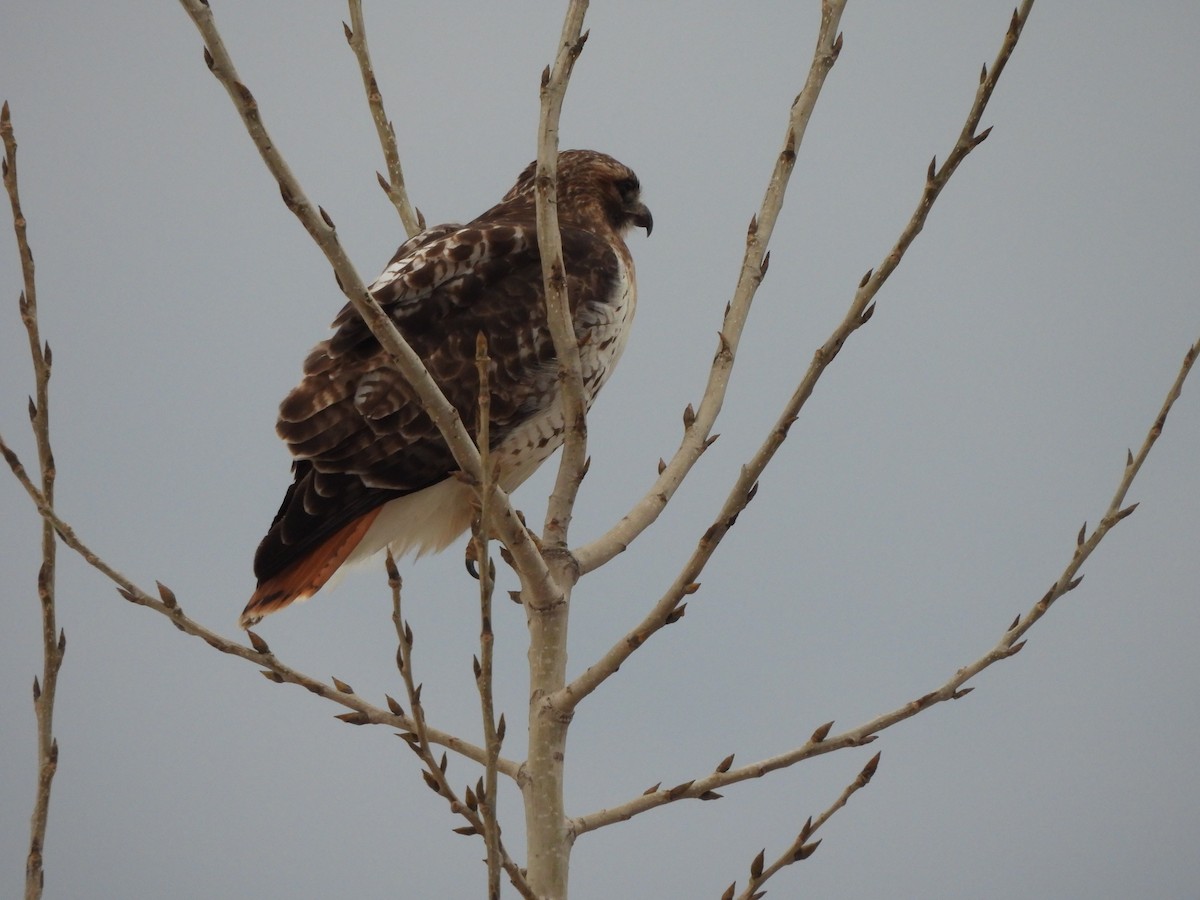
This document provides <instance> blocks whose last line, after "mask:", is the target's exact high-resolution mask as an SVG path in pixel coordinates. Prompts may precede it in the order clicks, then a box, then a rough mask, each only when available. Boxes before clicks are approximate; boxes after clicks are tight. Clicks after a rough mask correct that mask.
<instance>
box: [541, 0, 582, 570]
mask: <svg viewBox="0 0 1200 900" xmlns="http://www.w3.org/2000/svg"><path fill="white" fill-rule="evenodd" d="M587 8H588V4H587V0H571V3H570V5H569V6H568V8H567V14H566V18H565V20H564V21H563V27H562V36H561V37H560V38H559V41H558V54H557V55H556V57H555V59H554V67H553V68H551V67H550V66H547V67H546V69H545V71H543V72H542V87H541V115H540V117H539V120H538V144H537V147H538V151H537V175H536V178H535V180H534V186H535V190H536V193H535V196H536V199H537V233H538V252H539V255H540V256H541V261H542V283H543V284H544V286H545V290H546V318H547V324H548V325H549V327H550V334H551V336H552V337H553V339H554V352H555V355H556V356H557V357H558V377H559V384H560V388H561V392H562V409H563V419H564V428H565V435H564V441H563V451H562V457H561V459H560V460H559V465H558V476H557V478H556V480H555V482H554V490H553V491H552V492H551V494H550V502H549V504H548V505H547V509H546V524H545V528H544V530H543V532H542V542H543V543H544V544H545V545H546V546H548V547H561V548H564V549H565V547H566V542H567V531H568V529H569V527H570V523H571V512H572V508H573V507H574V505H575V495H576V493H577V492H578V490H579V484H580V482H581V481H582V480H583V475H584V469H585V461H586V459H587V418H586V416H587V409H586V403H585V402H584V397H583V369H582V366H581V364H580V361H579V341H578V338H576V336H575V327H574V325H573V324H572V321H571V306H570V302H569V301H568V298H567V277H566V268H565V266H564V264H563V255H562V235H561V234H560V233H559V230H558V119H559V116H560V114H561V113H562V104H563V99H564V98H565V97H566V93H567V84H568V83H569V82H570V80H571V72H572V71H573V70H574V68H575V60H576V59H578V58H579V54H580V53H582V52H583V45H584V44H585V43H586V42H587V35H586V34H580V32H581V31H582V29H583V17H584V16H585V15H586V14H587Z"/></svg>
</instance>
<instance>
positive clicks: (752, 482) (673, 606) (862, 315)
mask: <svg viewBox="0 0 1200 900" xmlns="http://www.w3.org/2000/svg"><path fill="white" fill-rule="evenodd" d="M1032 6H1033V0H1028V2H1026V3H1025V4H1024V5H1023V7H1022V8H1021V10H1020V11H1018V12H1014V15H1013V19H1012V21H1011V22H1010V24H1009V28H1008V31H1007V33H1006V34H1005V37H1004V41H1003V43H1002V45H1001V48H1000V50H999V52H998V54H997V57H996V61H995V62H994V63H993V65H992V71H991V74H990V75H985V76H984V78H983V79H982V81H981V83H980V85H979V88H978V90H977V91H976V96H975V100H974V102H973V103H972V106H971V109H970V111H969V112H968V114H967V120H966V123H965V124H964V126H963V128H962V131H961V133H960V134H959V137H958V140H957V141H956V142H955V144H954V146H953V148H951V151H950V154H949V155H948V156H947V157H946V161H945V162H944V163H943V164H942V167H941V168H940V169H937V168H936V167H935V166H933V165H932V164H931V165H930V167H929V171H928V173H927V174H926V179H925V186H924V189H923V191H922V194H921V199H920V200H919V201H918V203H917V206H916V209H915V210H914V211H913V213H912V215H911V216H910V218H909V220H908V222H907V223H906V224H905V226H904V228H903V229H902V231H901V233H900V237H899V239H898V240H897V241H896V243H895V245H894V246H893V247H892V249H891V250H890V251H889V252H888V254H887V256H885V257H884V259H883V261H882V262H881V263H880V264H879V266H878V267H877V268H876V269H874V270H872V271H870V272H868V273H867V274H866V275H865V276H863V278H862V280H861V281H860V282H859V285H858V289H857V291H856V292H855V294H854V297H853V299H852V300H851V302H850V306H849V309H848V310H847V311H846V315H845V317H844V318H843V319H842V321H841V322H840V323H839V324H838V326H837V327H836V328H835V329H834V331H833V334H831V335H830V337H829V338H828V340H826V341H825V343H824V344H822V345H821V347H820V348H819V349H818V350H817V352H816V353H815V354H813V359H812V362H811V363H810V364H809V367H808V371H807V372H805V374H804V377H803V378H802V379H801V381H800V383H799V385H797V387H796V389H795V391H793V393H792V396H791V397H790V398H789V400H788V402H787V403H786V404H785V406H784V408H783V411H782V412H781V413H780V415H779V417H778V418H777V419H776V421H775V424H774V425H773V426H772V428H771V429H770V431H769V432H768V433H767V437H766V438H765V440H764V441H763V443H762V445H761V446H760V447H759V449H758V451H757V452H756V453H755V454H754V456H753V458H752V459H751V460H750V462H749V463H747V464H746V465H744V466H742V468H741V471H740V472H739V474H738V477H737V478H736V479H735V481H734V484H733V487H732V488H731V489H730V491H729V494H728V495H727V496H726V498H725V502H724V503H723V504H722V506H721V510H720V512H718V513H717V516H716V518H715V519H714V520H713V522H712V524H711V525H709V527H708V529H707V530H706V531H705V532H704V534H703V535H702V536H701V538H700V540H699V542H698V543H697V545H696V549H695V550H694V551H693V552H692V555H691V557H690V558H689V559H688V561H687V563H686V564H685V565H684V567H683V569H682V570H681V571H680V572H679V574H678V575H677V576H676V578H675V580H674V581H673V582H672V584H671V586H670V587H669V588H668V589H667V590H666V592H664V594H663V595H662V597H661V598H660V599H659V601H658V602H657V603H656V604H655V605H654V607H653V608H652V609H651V610H650V612H649V613H648V614H647V615H646V616H645V618H643V620H642V621H641V622H640V623H638V625H637V626H636V627H635V628H634V629H633V630H632V631H630V632H629V633H628V634H627V635H626V636H625V637H624V638H622V639H621V640H620V641H618V642H617V643H616V644H614V645H613V646H612V648H611V649H610V650H609V651H608V652H607V653H606V654H605V655H604V656H603V657H601V658H600V660H598V661H597V662H596V663H595V664H593V665H592V666H591V667H590V668H588V669H587V670H586V671H585V672H583V673H582V674H581V675H580V676H579V677H578V678H576V679H575V680H574V681H573V682H571V684H570V685H568V686H567V688H566V689H565V691H564V694H565V695H567V696H566V697H565V698H564V702H565V703H566V705H567V708H574V706H575V705H577V704H578V703H579V702H580V701H581V700H582V699H583V698H584V697H586V696H587V695H588V694H589V693H591V692H592V691H594V690H595V689H596V688H597V687H599V685H600V684H601V683H603V681H604V680H605V679H606V678H608V677H609V676H611V675H612V674H613V673H614V672H616V671H617V669H618V668H619V667H620V665H621V664H622V663H623V662H624V661H625V660H626V659H628V658H629V656H630V655H632V654H633V652H634V651H635V650H637V649H638V648H639V647H640V646H642V644H643V643H644V642H645V640H646V639H647V638H648V637H649V636H650V635H652V634H654V633H655V632H656V631H658V630H659V629H660V628H662V627H663V626H664V625H668V624H670V623H671V622H674V621H676V620H677V619H678V618H679V616H681V615H682V610H683V606H682V605H681V603H682V600H683V598H684V597H685V596H686V595H687V594H690V593H692V592H694V591H695V590H696V589H697V588H698V587H699V583H698V579H699V577H700V573H701V572H702V571H703V569H704V567H705V565H707V563H708V561H709V560H710V559H711V558H712V555H713V553H714V552H715V551H716V548H717V546H718V545H719V544H720V543H721V540H722V539H723V538H724V537H725V535H726V534H727V533H728V531H729V529H730V528H732V527H733V525H734V523H735V522H737V519H738V516H739V515H740V513H741V512H742V510H744V509H745V508H746V505H747V504H748V503H749V502H750V501H751V500H752V499H753V498H754V495H755V493H756V491H757V490H758V479H759V477H760V476H761V475H762V473H763V471H764V470H765V469H766V467H767V465H768V464H769V463H770V462H771V460H772V459H773V458H774V456H775V453H776V452H777V451H778V450H779V448H780V446H782V444H783V442H784V440H785V439H786V438H787V435H788V430H789V429H790V428H791V426H792V424H793V423H794V422H795V421H796V418H797V417H798V415H799V414H800V410H801V408H802V407H803V406H804V404H805V402H806V401H807V400H808V398H809V397H810V396H811V395H812V392H813V389H814V388H815V387H816V384H817V382H818V381H819V380H820V378H821V375H822V374H824V372H825V369H826V368H827V367H828V366H829V364H830V363H831V362H833V360H834V359H835V358H836V357H837V355H838V353H839V352H840V351H841V349H842V346H843V345H844V344H845V342H846V341H847V340H848V339H849V337H850V335H852V334H853V333H854V332H855V331H857V330H858V329H859V328H861V327H862V326H863V325H865V324H866V323H867V322H869V321H870V319H871V315H872V313H873V312H874V306H873V305H872V303H873V301H874V299H875V296H876V294H877V293H878V292H879V289H880V288H881V287H882V286H883V284H884V283H885V282H886V281H887V279H888V277H889V276H890V275H891V273H892V272H893V271H894V270H895V269H896V266H898V265H899V264H900V261H901V260H902V259H903V258H904V253H905V251H906V250H907V249H908V247H909V245H910V244H912V242H913V240H914V239H915V238H916V236H917V235H918V234H919V233H920V232H921V230H922V229H923V228H924V226H925V221H926V219H927V218H928V217H929V213H930V211H931V210H932V208H933V204H934V202H935V201H936V200H937V198H938V196H939V195H940V193H941V191H942V188H943V187H945V185H946V183H947V182H948V181H949V180H950V176H951V175H953V174H954V172H955V170H956V169H957V168H958V166H959V164H960V163H961V162H962V161H963V160H964V159H965V158H966V157H967V155H968V154H969V153H970V152H971V151H972V150H973V149H975V147H977V146H979V144H981V143H982V142H983V140H984V139H985V138H986V137H987V134H988V132H987V131H983V132H980V133H979V134H976V133H975V128H976V127H977V126H978V124H979V120H980V118H981V117H982V115H983V112H984V109H985V108H986V106H987V101H988V99H989V98H990V97H991V95H992V91H993V90H994V88H995V83H996V79H997V78H999V76H1000V73H1001V72H1002V71H1003V70H1004V66H1005V64H1006V63H1007V61H1008V59H1009V57H1010V56H1011V55H1012V52H1013V50H1014V49H1015V47H1016V43H1017V39H1018V37H1019V36H1020V33H1021V28H1022V27H1023V26H1024V23H1025V18H1027V17H1028V15H1029V12H1030V10H1031V8H1032ZM820 48H821V41H820V39H819V40H818V50H817V54H816V56H815V57H814V62H813V69H814V70H815V69H817V66H818V61H819V59H820ZM809 77H810V80H811V79H812V78H813V70H810V75H809ZM806 89H807V85H806ZM801 96H803V94H802V95H801ZM759 231H761V227H760V228H759ZM751 237H752V238H753V237H754V229H752V230H751ZM764 260H765V257H764ZM760 277H761V270H760ZM732 308H733V307H731V309H732ZM728 318H729V314H727V315H726V320H727V321H728ZM739 333H740V326H739ZM720 355H721V354H720V353H718V358H719V357H720ZM729 362H730V364H732V356H731V357H730V360H729ZM715 365H716V363H715V362H714V366H715ZM711 384H712V382H711V380H710V386H711ZM706 399H707V392H706ZM703 408H704V404H703V403H702V404H701V410H703ZM697 421H699V417H698V416H697ZM693 427H694V426H693ZM705 439H706V440H710V439H708V438H707V437H706V438H705ZM701 449H703V445H702V447H701ZM677 458H678V456H677ZM667 469H668V470H669V469H670V466H668V467H667ZM664 474H665V472H664ZM661 480H662V478H661V476H660V479H659V481H660V482H661ZM648 498H649V495H647V497H646V498H643V500H642V501H641V502H640V503H639V506H638V507H637V508H636V509H635V512H636V511H637V510H638V509H641V510H644V511H647V512H651V511H652V510H653V508H654V507H655V505H656V503H657V500H656V501H655V503H652V504H651V505H650V506H644V505H643V504H645V503H646V501H647V499H648ZM662 502H663V503H664V504H665V502H666V501H665V500H663V501H662ZM658 508H659V509H661V507H658ZM631 515H633V513H631ZM654 515H657V512H655V513H654ZM627 520H629V517H628V516H627V517H626V519H625V520H622V522H625V521H627ZM643 521H645V524H647V525H648V524H649V522H650V521H653V520H652V519H643ZM610 534H612V532H610ZM600 540H601V541H603V540H605V538H601V539H600ZM589 546H591V545H589ZM604 552H605V553H606V552H607V551H604ZM577 555H578V556H579V558H580V560H581V562H580V566H581V568H583V569H584V570H585V571H586V566H587V565H589V564H590V561H591V560H592V559H593V557H591V556H589V554H588V548H587V547H585V548H583V549H581V550H580V551H578V554H577ZM599 558H600V559H603V558H604V554H603V553H602V554H601V556H600V557H599ZM556 700H557V698H556Z"/></svg>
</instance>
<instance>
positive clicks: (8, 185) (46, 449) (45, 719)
mask: <svg viewBox="0 0 1200 900" xmlns="http://www.w3.org/2000/svg"><path fill="white" fill-rule="evenodd" d="M0 138H2V139H3V142H4V160H3V178H4V188H5V190H6V191H7V192H8V200H9V205H10V206H11V208H12V223H13V231H14V232H15V234H16V241H17V255H18V256H19V257H20V258H21V276H22V281H23V285H24V287H23V290H22V291H21V296H20V301H19V306H20V310H21V322H22V323H23V324H24V326H25V333H26V335H27V336H28V338H29V356H30V359H31V360H32V362H33V380H34V397H36V399H34V397H31V398H30V399H29V418H30V425H31V427H32V429H33V437H34V442H35V443H36V445H37V453H38V468H39V469H40V470H41V479H42V488H41V493H42V496H44V497H47V498H50V499H51V500H52V499H53V497H54V476H55V469H54V453H53V451H52V450H51V447H50V365H51V353H50V345H49V344H44V343H43V342H42V339H41V336H40V333H39V330H38V308H37V281H36V279H35V277H34V276H35V268H34V264H33V251H32V250H31V249H30V247H29V235H28V223H27V222H26V219H25V214H24V213H23V212H22V211H21V194H20V190H19V189H18V185H17V140H16V136H15V135H14V134H13V126H12V118H11V116H10V114H9V109H8V102H7V101H5V103H4V105H3V107H2V108H0ZM56 549H57V544H56V542H55V540H54V529H53V527H51V525H50V523H49V522H46V521H44V520H43V522H42V564H41V568H40V569H38V578H37V592H38V599H39V601H40V602H41V607H42V677H41V680H40V681H39V679H38V678H37V677H35V678H34V679H33V712H34V717H35V718H36V720H37V758H38V777H37V788H36V790H35V791H34V801H33V813H32V815H31V816H30V823H29V854H28V856H27V857H26V859H25V897H26V898H27V900H36V898H38V897H41V896H42V888H43V886H44V883H45V870H44V865H43V862H44V857H43V851H44V848H45V845H46V823H47V820H48V819H49V816H50V788H51V785H52V784H53V782H54V773H55V772H56V771H57V770H58V741H57V740H56V739H55V737H54V698H55V696H56V695H57V691H58V672H59V669H60V668H62V661H63V653H64V652H65V651H66V649H67V636H66V633H65V632H63V631H61V630H60V629H59V628H58V626H57V622H56V616H55V608H54V585H55V562H56V560H55V551H56Z"/></svg>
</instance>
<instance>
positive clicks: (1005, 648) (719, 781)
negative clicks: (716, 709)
mask: <svg viewBox="0 0 1200 900" xmlns="http://www.w3.org/2000/svg"><path fill="white" fill-rule="evenodd" d="M1197 356H1200V340H1197V341H1196V343H1194V344H1193V345H1192V346H1191V347H1189V348H1188V351H1187V353H1185V354H1184V357H1183V362H1182V364H1181V365H1180V367H1179V372H1178V374H1177V375H1176V376H1175V380H1174V382H1173V383H1172V384H1171V388H1170V390H1169V391H1168V392H1167V397H1166V399H1165V400H1164V401H1163V405H1162V407H1161V409H1160V410H1159V412H1158V415H1157V416H1156V417H1155V419H1154V423H1153V424H1152V425H1151V426H1150V430H1149V431H1148V432H1147V434H1146V438H1145V440H1144V441H1143V442H1142V446H1141V448H1140V449H1139V450H1138V452H1137V454H1133V453H1127V454H1126V463H1125V467H1124V470H1123V472H1122V474H1121V480H1120V483H1119V484H1118V486H1117V490H1116V493H1115V494H1114V495H1113V498H1112V500H1111V501H1110V503H1109V505H1108V509H1107V510H1106V511H1105V513H1104V516H1103V517H1102V518H1101V520H1100V524H1099V525H1097V526H1096V528H1095V529H1094V530H1093V531H1092V532H1091V534H1090V535H1088V534H1087V529H1086V526H1085V527H1084V528H1083V529H1081V530H1080V532H1079V536H1078V538H1077V540H1076V544H1075V548H1074V552H1073V554H1072V557H1071V561H1070V562H1069V563H1068V564H1067V566H1066V567H1065V568H1064V569H1063V572H1062V574H1061V575H1059V577H1058V579H1057V580H1056V581H1055V582H1054V584H1053V585H1051V587H1050V589H1049V590H1048V591H1047V592H1046V593H1045V595H1044V596H1043V597H1042V598H1041V599H1040V600H1038V601H1037V602H1036V603H1035V604H1033V606H1032V607H1031V608H1030V609H1029V611H1028V612H1026V613H1025V615H1024V616H1018V617H1017V618H1016V619H1014V620H1013V622H1012V624H1011V625H1009V626H1008V628H1006V629H1005V630H1004V633H1003V634H1002V635H1001V637H1000V640H999V641H997V643H996V645H995V646H994V647H992V649H991V650H989V651H988V652H987V653H985V654H983V655H982V656H980V657H979V658H978V659H976V660H975V661H974V662H972V663H970V664H968V665H966V666H963V667H962V668H960V669H958V670H957V671H956V672H955V673H954V675H953V676H951V677H950V678H949V679H948V680H947V681H946V682H945V683H944V684H942V685H941V686H940V687H938V688H936V689H934V690H932V691H930V692H929V693H927V694H924V695H923V696H921V697H918V698H916V699H915V700H911V701H909V702H908V703H905V704H904V705H903V706H900V707H897V708H896V709H893V710H892V711H890V712H887V713H884V714H883V715H880V716H876V717H875V718H873V719H871V720H869V721H867V722H864V723H862V724H861V725H858V726H857V727H855V728H851V729H849V730H848V731H844V732H841V733H840V734H836V735H830V732H831V731H832V728H833V723H832V722H828V723H826V724H824V725H822V726H820V727H819V728H817V729H816V731H814V732H813V734H812V737H810V738H809V739H808V740H807V741H806V742H805V743H804V744H802V745H800V746H799V747H796V748H795V749H793V750H789V751H787V752H786V753H781V754H779V755H777V756H772V757H770V758H768V759H763V760H759V761H757V762H754V763H751V764H749V765H745V766H740V767H738V768H733V767H732V766H731V765H725V764H723V765H721V766H718V767H717V770H716V771H714V772H713V773H712V774H710V775H707V776H705V777H703V778H697V779H694V780H692V781H687V782H684V783H683V784H680V785H677V786H676V787H674V788H671V789H665V790H659V789H657V788H656V789H655V790H653V791H647V792H646V793H645V794H642V795H641V796H638V797H635V798H633V799H632V800H629V801H626V802H625V803H622V804H620V805H618V806H614V807H610V808H608V809H603V810H599V811H597V812H595V813H591V814H588V815H585V816H580V817H578V818H575V819H573V820H572V821H571V831H572V833H573V834H574V835H576V836H578V835H580V834H583V833H584V832H587V831H592V830H594V829H596V828H602V827H604V826H605V825H611V824H613V823H614V822H620V821H624V820H626V819H630V818H632V817H633V816H635V815H638V814H639V813H642V812H645V811H646V810H648V809H653V808H655V807H658V806H663V805H665V804H667V803H673V802H675V801H677V800H688V799H711V797H706V796H705V795H706V794H711V792H713V791H715V790H717V789H718V788H721V787H725V786H727V785H730V784H734V783H736V782H739V781H746V780H748V779H751V778H761V777H762V776H763V775H766V774H767V773H768V772H773V771H775V770H776V769H784V768H787V767H788V766H793V765H795V764H796V763H798V762H800V761H802V760H805V759H809V758H810V757H813V756H820V755H822V754H825V753H831V752H833V751H835V750H842V749H845V748H846V747H861V746H863V745H864V744H869V743H871V742H872V741H874V740H875V739H876V737H877V736H878V735H879V733H880V732H882V731H884V730H886V729H888V728H890V727H892V726H893V725H895V724H897V723H898V722H903V721H904V720H906V719H911V718H912V717H913V716H915V715H917V714H918V713H921V712H923V711H924V710H926V709H929V708H930V707H931V706H934V705H936V704H938V703H943V702H945V701H947V700H959V699H961V698H963V697H965V696H966V695H967V694H969V693H970V692H971V691H972V690H974V688H973V687H965V685H966V683H967V682H968V681H970V680H971V679H972V678H974V677H975V676H976V675H978V674H979V673H980V672H982V671H983V670H984V669H987V668H990V667H991V666H993V665H995V664H996V663H998V662H1000V661H1001V660H1004V659H1008V658H1009V657H1011V656H1015V655H1016V654H1017V653H1019V652H1020V651H1021V648H1022V647H1024V646H1025V642H1024V641H1023V640H1020V638H1022V637H1023V636H1024V635H1025V633H1026V632H1028V631H1029V629H1030V628H1032V627H1033V625H1034V624H1035V623H1036V622H1037V621H1038V620H1039V619H1041V618H1042V616H1044V615H1045V614H1046V613H1047V612H1048V611H1049V609H1050V607H1051V605H1053V603H1054V602H1055V601H1056V600H1058V599H1059V598H1060V597H1062V596H1063V595H1064V594H1067V593H1069V592H1070V591H1073V590H1074V589H1075V588H1077V587H1078V586H1079V584H1080V582H1082V581H1083V577H1082V576H1080V575H1078V574H1077V573H1078V572H1079V569H1080V568H1081V567H1082V566H1083V564H1084V562H1086V561H1087V559H1088V557H1090V556H1091V555H1092V552H1093V551H1094V550H1095V549H1096V548H1097V547H1098V546H1099V545H1100V542H1101V541H1102V540H1103V539H1104V537H1105V535H1107V534H1108V533H1109V531H1110V530H1111V529H1112V528H1113V526H1114V525H1116V524H1117V523H1118V522H1120V521H1121V520H1123V519H1124V518H1126V517H1127V516H1128V515H1130V514H1131V513H1132V512H1133V511H1134V509H1136V508H1137V504H1133V505H1130V506H1125V505H1123V504H1124V503H1125V497H1126V494H1127V493H1128V492H1129V488H1130V486H1131V485H1132V483H1133V479H1134V478H1135V477H1136V475H1137V473H1138V472H1139V471H1140V470H1141V467H1142V464H1143V463H1144V462H1145V460H1146V458H1147V456H1148V455H1149V453H1150V449H1151V447H1153V445H1154V443H1155V441H1157V440H1158V438H1159V436H1160V435H1161V434H1162V430H1163V425H1164V423H1165V422H1166V419H1167V414H1168V413H1169V412H1170V411H1171V407H1172V406H1173V405H1174V403H1175V401H1176V400H1177V399H1178V398H1179V395H1180V394H1181V392H1182V390H1183V384H1184V382H1185V381H1186V379H1187V377H1188V374H1189V373H1190V372H1191V370H1192V367H1193V364H1194V363H1195V362H1196V357H1197Z"/></svg>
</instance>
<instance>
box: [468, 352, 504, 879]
mask: <svg viewBox="0 0 1200 900" xmlns="http://www.w3.org/2000/svg"><path fill="white" fill-rule="evenodd" d="M490 363H491V359H490V357H489V356H488V345H487V337H486V335H484V333H483V332H482V331H481V332H479V334H477V335H476V336H475V369H476V372H477V373H478V376H479V421H478V424H477V425H476V431H475V435H476V437H475V442H476V444H478V446H479V459H480V463H481V465H480V468H481V470H482V471H483V480H482V481H481V482H480V484H479V519H478V521H477V523H476V525H475V536H474V540H475V559H476V560H477V561H478V565H479V659H477V660H476V661H475V683H476V685H477V687H478V689H479V706H480V712H481V713H482V715H483V746H484V747H485V748H486V750H487V764H486V766H485V767H484V773H483V790H482V791H480V792H479V793H480V797H479V810H480V819H481V821H482V822H483V839H484V843H485V844H486V845H487V866H488V897H489V898H490V900H500V827H499V825H498V824H497V821H496V804H497V801H498V800H499V795H498V793H497V789H496V760H497V759H499V757H500V742H501V740H502V735H501V734H500V733H499V732H498V730H497V728H496V711H495V703H494V697H493V693H492V668H493V667H492V653H493V649H494V646H495V641H496V636H495V633H494V632H493V630H492V591H493V589H494V588H495V575H496V569H495V567H494V566H493V565H492V561H491V558H490V556H489V553H488V537H489V534H490V532H489V529H490V528H491V512H492V504H491V493H492V484H493V483H494V480H495V479H494V477H493V474H494V473H493V471H492V463H491V434H492V431H491V418H492V393H491V383H490V380H489V378H488V366H489V365H490Z"/></svg>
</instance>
